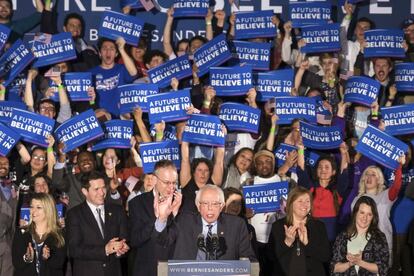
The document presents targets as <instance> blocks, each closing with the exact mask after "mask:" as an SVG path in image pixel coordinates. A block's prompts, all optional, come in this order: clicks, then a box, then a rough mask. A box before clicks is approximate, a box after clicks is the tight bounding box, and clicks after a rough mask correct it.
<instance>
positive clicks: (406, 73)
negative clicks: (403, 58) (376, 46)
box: [394, 62, 414, 92]
mask: <svg viewBox="0 0 414 276" xmlns="http://www.w3.org/2000/svg"><path fill="white" fill-rule="evenodd" d="M394 74H395V86H396V87H397V91H398V92H410V91H414V62H406V63H398V64H395V66H394Z"/></svg>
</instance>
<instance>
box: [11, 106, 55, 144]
mask: <svg viewBox="0 0 414 276" xmlns="http://www.w3.org/2000/svg"><path fill="white" fill-rule="evenodd" d="M8 126H9V127H10V128H12V129H13V130H14V131H15V132H17V133H18V134H20V136H21V137H22V140H23V141H26V142H29V143H33V144H36V145H39V146H42V147H45V148H46V147H47V146H48V144H47V140H46V138H47V136H48V135H49V134H51V133H52V131H53V127H54V126H55V120H53V119H50V118H49V117H46V116H43V115H40V114H37V113H34V112H31V111H27V110H21V109H17V108H14V109H13V111H12V116H11V120H10V122H9V124H8Z"/></svg>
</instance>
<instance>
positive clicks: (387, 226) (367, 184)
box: [351, 155, 405, 256]
mask: <svg viewBox="0 0 414 276" xmlns="http://www.w3.org/2000/svg"><path fill="white" fill-rule="evenodd" d="M399 163H400V166H399V167H398V169H397V170H396V172H395V178H394V184H393V185H392V186H391V187H390V188H388V189H387V188H386V187H385V180H384V175H383V173H382V170H381V169H380V168H379V167H377V166H369V167H368V168H366V169H365V171H364V172H363V173H362V176H361V180H360V181H359V193H358V195H357V197H355V198H354V200H353V201H352V205H351V206H352V207H353V206H354V205H355V203H356V201H357V200H358V199H359V198H360V197H361V196H369V197H371V198H372V199H373V200H374V201H375V203H376V204H377V210H378V214H379V215H380V217H379V221H378V227H379V229H380V230H381V232H383V233H384V234H385V237H386V238H387V243H388V249H389V251H390V256H391V252H392V226H391V221H390V212H391V207H392V205H393V204H394V202H395V201H396V200H397V197H398V193H399V192H400V189H401V183H402V166H403V165H404V164H405V155H403V156H401V157H400V158H399Z"/></svg>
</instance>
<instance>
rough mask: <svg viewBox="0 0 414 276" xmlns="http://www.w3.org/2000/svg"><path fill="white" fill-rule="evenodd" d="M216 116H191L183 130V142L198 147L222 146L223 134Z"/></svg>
mask: <svg viewBox="0 0 414 276" xmlns="http://www.w3.org/2000/svg"><path fill="white" fill-rule="evenodd" d="M221 128H222V126H221V121H220V118H219V117H218V116H214V115H204V114H193V115H191V117H190V119H188V121H187V124H186V126H185V128H184V133H183V141H184V142H189V143H193V144H198V145H207V146H218V147H223V146H224V133H223V131H222V129H221Z"/></svg>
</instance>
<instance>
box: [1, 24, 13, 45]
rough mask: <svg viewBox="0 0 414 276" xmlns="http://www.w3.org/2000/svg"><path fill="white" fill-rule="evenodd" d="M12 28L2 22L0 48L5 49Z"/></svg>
mask: <svg viewBox="0 0 414 276" xmlns="http://www.w3.org/2000/svg"><path fill="white" fill-rule="evenodd" d="M10 31H11V30H10V29H9V28H8V27H7V26H5V25H3V24H1V25H0V50H1V49H3V47H4V44H6V42H7V39H9V35H10Z"/></svg>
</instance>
